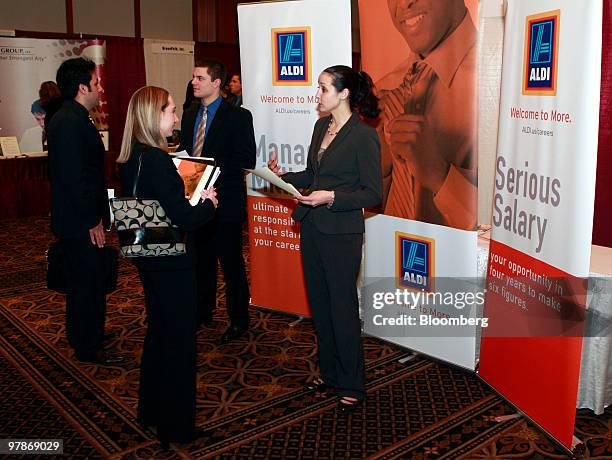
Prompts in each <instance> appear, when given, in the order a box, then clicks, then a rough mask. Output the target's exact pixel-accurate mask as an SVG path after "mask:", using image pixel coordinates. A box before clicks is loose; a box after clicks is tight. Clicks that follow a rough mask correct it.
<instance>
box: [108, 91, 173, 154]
mask: <svg viewBox="0 0 612 460" xmlns="http://www.w3.org/2000/svg"><path fill="white" fill-rule="evenodd" d="M168 96H169V93H168V91H166V90H165V89H163V88H158V87H157V86H143V87H142V88H140V89H138V90H136V92H135V93H134V94H132V98H131V99H130V104H129V105H128V109H127V117H126V119H125V128H124V129H123V140H122V141H121V151H120V153H119V157H118V158H117V163H125V162H127V161H128V160H129V159H130V156H131V155H132V149H133V147H134V144H135V143H136V142H141V143H143V144H146V145H150V146H151V147H159V148H160V149H163V150H167V149H168V143H167V141H166V138H165V137H164V136H162V134H161V131H160V129H159V120H160V118H161V115H162V112H163V111H164V109H165V108H166V107H167V106H168Z"/></svg>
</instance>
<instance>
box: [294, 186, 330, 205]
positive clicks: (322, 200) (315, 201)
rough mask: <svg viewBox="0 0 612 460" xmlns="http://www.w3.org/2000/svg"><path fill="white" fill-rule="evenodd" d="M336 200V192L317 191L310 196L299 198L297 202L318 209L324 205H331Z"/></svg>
mask: <svg viewBox="0 0 612 460" xmlns="http://www.w3.org/2000/svg"><path fill="white" fill-rule="evenodd" d="M333 199H334V192H332V191H329V190H315V191H314V192H312V193H311V194H310V195H308V196H302V197H298V198H297V200H298V201H299V202H300V203H302V204H306V205H308V206H312V207H317V206H321V205H322V204H328V203H331V202H332V201H333Z"/></svg>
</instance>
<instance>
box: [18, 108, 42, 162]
mask: <svg viewBox="0 0 612 460" xmlns="http://www.w3.org/2000/svg"><path fill="white" fill-rule="evenodd" d="M30 112H31V113H32V116H33V117H34V120H35V121H36V126H33V127H31V128H28V129H26V130H25V131H24V132H23V134H22V135H21V139H19V150H20V151H21V153H27V152H42V151H43V150H47V138H46V136H45V131H44V127H45V115H46V114H45V109H43V107H42V105H41V104H40V100H39V99H37V100H35V101H34V102H32V105H31V106H30Z"/></svg>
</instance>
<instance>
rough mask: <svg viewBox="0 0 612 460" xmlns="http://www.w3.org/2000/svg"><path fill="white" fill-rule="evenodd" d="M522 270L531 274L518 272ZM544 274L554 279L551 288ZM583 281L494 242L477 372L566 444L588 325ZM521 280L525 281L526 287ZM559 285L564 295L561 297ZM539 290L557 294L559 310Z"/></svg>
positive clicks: (568, 440)
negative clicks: (544, 280)
mask: <svg viewBox="0 0 612 460" xmlns="http://www.w3.org/2000/svg"><path fill="white" fill-rule="evenodd" d="M496 256H499V258H496ZM517 267H521V268H522V267H525V269H526V270H529V272H528V273H521V275H520V276H517V275H516V273H517V271H518V270H519V269H518V268H517ZM538 276H540V278H537V277H538ZM534 277H535V280H534V279H533V278H534ZM544 278H546V279H549V280H551V281H552V283H551V285H550V287H548V286H546V285H545V283H544V282H543V281H542V280H543V279H544ZM508 279H510V280H511V282H508ZM538 279H539V281H537V280H538ZM582 281H583V280H581V279H578V278H575V277H573V276H571V275H569V274H567V273H565V272H563V271H561V270H559V269H557V268H555V267H552V266H550V265H548V264H546V263H544V262H542V261H541V260H537V259H534V258H533V257H531V256H529V255H527V254H524V253H522V252H520V251H517V250H516V249H514V248H511V247H509V246H507V245H504V244H501V243H499V242H496V241H491V248H490V253H489V266H488V273H487V296H486V303H485V310H484V316H485V317H487V318H488V319H489V325H488V327H487V328H486V329H483V337H482V341H481V345H480V364H479V373H480V375H481V376H482V378H483V379H484V380H486V381H487V382H488V383H489V384H490V385H491V386H492V387H494V388H495V389H496V390H497V391H499V392H500V393H501V394H502V395H503V396H504V397H506V398H507V399H508V400H509V401H510V402H512V403H513V404H514V405H516V406H517V407H518V408H519V409H520V410H522V411H523V412H525V413H526V414H527V415H528V416H530V417H531V418H532V419H533V420H534V421H535V422H536V423H538V424H539V425H540V426H542V428H544V429H545V430H546V431H548V432H549V433H550V434H551V435H552V436H554V437H555V438H556V439H558V440H559V441H560V442H561V443H562V444H563V445H565V446H566V447H567V448H568V449H571V444H572V436H573V432H574V421H575V417H576V395H577V393H578V380H579V377H580V360H581V353H582V335H583V330H584V316H583V313H584V303H583V302H584V299H585V291H584V286H583V283H582ZM517 282H520V283H522V284H524V285H525V287H524V290H523V288H521V287H520V285H518V284H517ZM517 286H519V287H517ZM557 286H560V287H557ZM496 288H497V291H496ZM502 289H503V290H502ZM530 290H531V292H533V296H530V295H529V294H528V293H529V292H530ZM555 290H560V292H562V293H563V294H564V295H555V294H554V292H555ZM525 292H526V294H525ZM570 292H572V293H573V294H574V296H572V295H570ZM540 294H542V295H546V296H547V297H549V298H551V297H555V300H556V301H558V302H559V304H560V307H559V310H560V311H556V310H555V309H554V308H551V307H547V306H545V305H543V304H542V303H541V302H539V301H538V300H537V299H538V298H539V296H540ZM517 299H522V300H525V304H524V305H523V304H522V303H521V302H519V301H517ZM572 301H574V302H576V301H577V303H572ZM554 305H556V304H554ZM560 335H563V336H560Z"/></svg>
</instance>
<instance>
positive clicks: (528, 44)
mask: <svg viewBox="0 0 612 460" xmlns="http://www.w3.org/2000/svg"><path fill="white" fill-rule="evenodd" d="M560 17H561V11H560V10H554V11H548V12H546V13H540V14H534V15H532V16H527V19H526V23H525V57H524V60H523V95H534V96H555V95H556V94H557V57H558V54H559V20H560Z"/></svg>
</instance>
